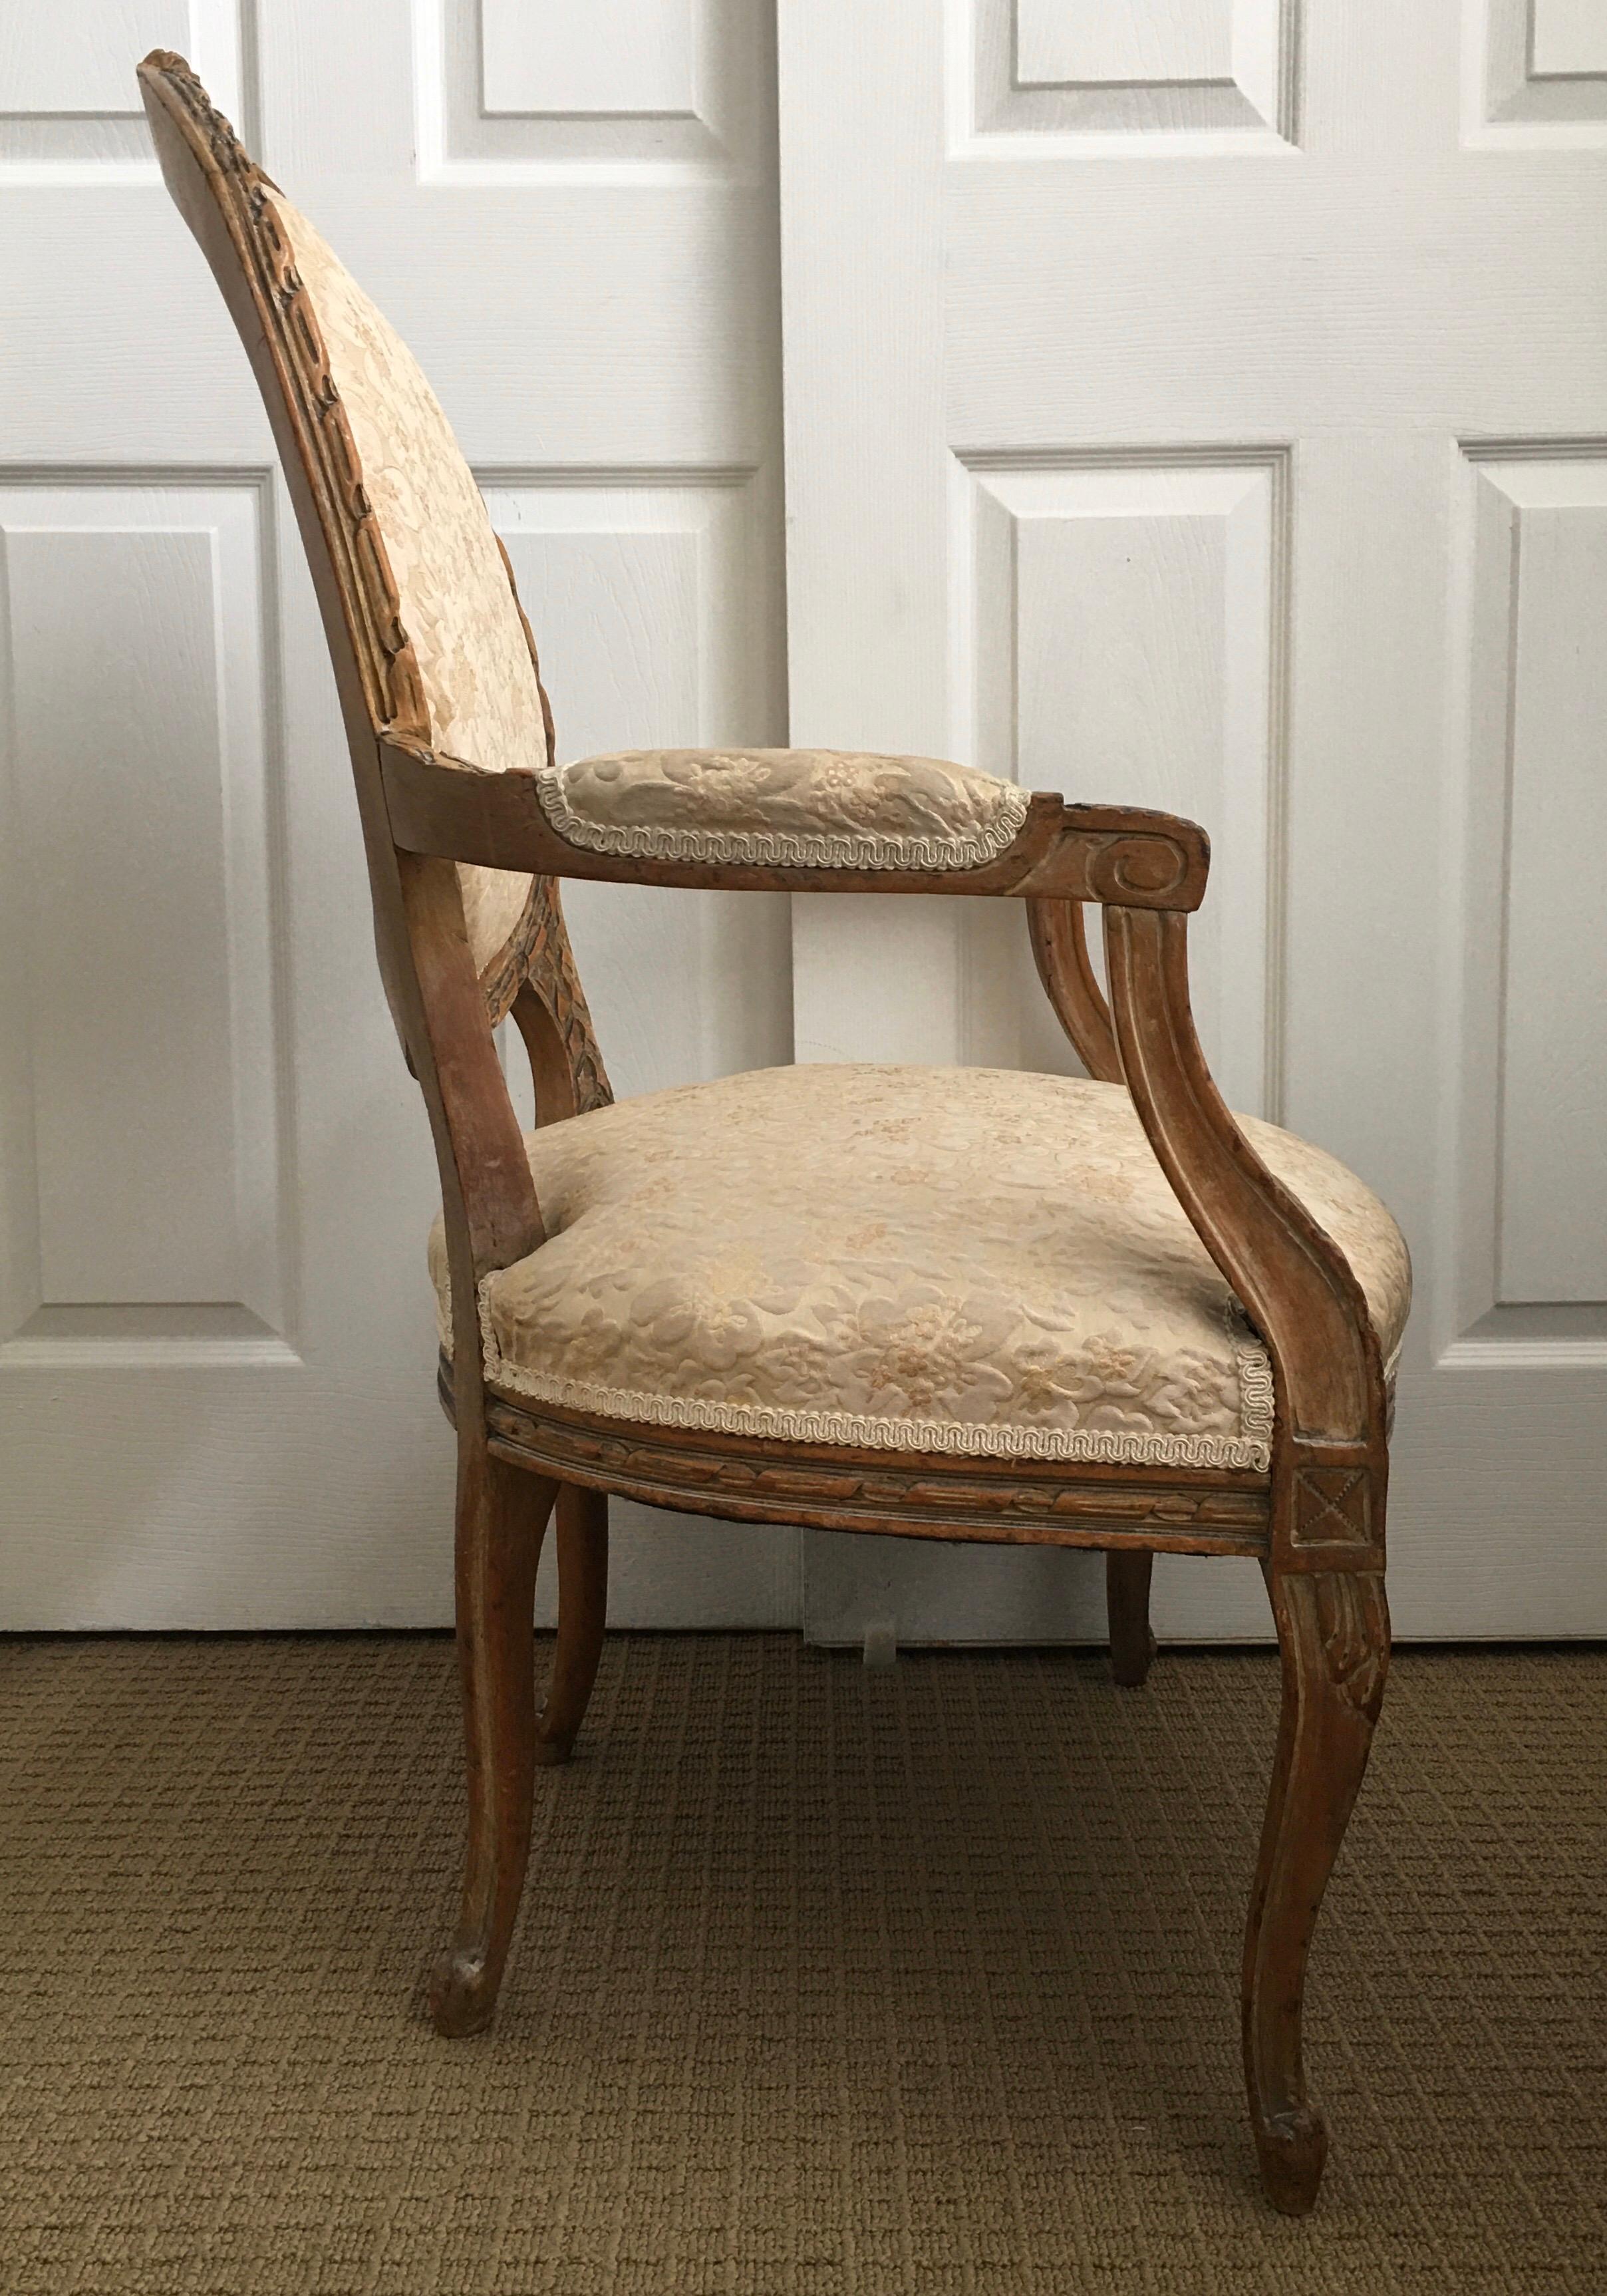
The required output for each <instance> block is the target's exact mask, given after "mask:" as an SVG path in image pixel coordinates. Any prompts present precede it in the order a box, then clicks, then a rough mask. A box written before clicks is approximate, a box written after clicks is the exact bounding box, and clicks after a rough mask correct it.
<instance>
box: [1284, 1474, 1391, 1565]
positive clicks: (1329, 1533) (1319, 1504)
mask: <svg viewBox="0 0 1607 2296" xmlns="http://www.w3.org/2000/svg"><path fill="white" fill-rule="evenodd" d="M1371 1491H1372V1478H1371V1477H1370V1475H1369V1474H1368V1472H1367V1470H1366V1468H1365V1467H1300V1468H1299V1469H1297V1470H1296V1472H1295V1479H1294V1498H1295V1520H1294V1532H1293V1538H1294V1543H1295V1545H1296V1546H1371V1544H1372V1540H1373V1509H1372V1503H1371Z"/></svg>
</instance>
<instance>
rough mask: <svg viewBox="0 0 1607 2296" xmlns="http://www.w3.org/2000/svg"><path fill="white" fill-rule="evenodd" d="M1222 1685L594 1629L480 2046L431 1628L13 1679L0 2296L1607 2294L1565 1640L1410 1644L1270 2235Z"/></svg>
mask: <svg viewBox="0 0 1607 2296" xmlns="http://www.w3.org/2000/svg"><path fill="white" fill-rule="evenodd" d="M1275 1697H1276V1672H1275V1663H1274V1662H1273V1661H1271V1660H1270V1659H1268V1658H1267V1657H1263V1656H1246V1655H1226V1656H1221V1655H1199V1654H1196V1655H1187V1656H1179V1655H1170V1654H1163V1655H1162V1658H1161V1660H1160V1662H1159V1664H1158V1665H1157V1667H1156V1669H1155V1671H1154V1674H1153V1675H1152V1678H1151V1685H1150V1687H1149V1689H1148V1690H1147V1691H1144V1692H1143V1693H1122V1692H1118V1691H1116V1690H1114V1689H1112V1688H1111V1685H1110V1683H1109V1679H1108V1676H1107V1674H1106V1670H1105V1668H1104V1665H1103V1661H1102V1660H1100V1659H1098V1658H1095V1657H1093V1656H1082V1655H1075V1656H1073V1655H1061V1654H1052V1655H1033V1654H1026V1655H998V1656H993V1655H989V1656H978V1655H969V1654H958V1653H953V1654H951V1653H942V1654H931V1655H925V1656H922V1655H915V1656H906V1657H905V1658H904V1659H902V1660H901V1661H900V1662H899V1664H898V1667H897V1669H895V1670H893V1671H892V1672H890V1673H868V1672H866V1670H865V1669H864V1668H863V1667H862V1666H860V1665H859V1664H858V1663H857V1661H855V1660H854V1659H853V1658H851V1657H845V1656H837V1655H826V1654H823V1653H821V1652H813V1651H809V1650H806V1649H804V1648H803V1647H801V1646H800V1645H799V1644H798V1643H797V1642H796V1641H794V1640H792V1639H791V1637H787V1636H732V1637H719V1636H706V1637H695V1636H688V1637H652V1636H635V1637H619V1638H618V1639H615V1640H613V1641H611V1644H610V1647H609V1650H608V1652H607V1656H606V1658H605V1661H604V1665H603V1678H602V1681H601V1684H600V1685H599V1689H598V1694H597V1698H596V1701H595V1702H594V1708H593V1716H592V1720H591V1722H590V1724H589V1725H588V1727H587V1730H586V1736H585V1739H584V1742H583V1743H584V1759H578V1760H577V1762H576V1763H575V1764H574V1765H573V1767H570V1769H568V1770H565V1771H559V1772H548V1773H545V1774H544V1775H542V1777H541V1779H540V1782H539V1808H538V1813H537V1842H536V1850H535V1856H534V1861H533V1866H532V1886H531V1890H530V1894H529V1898H528V1899H527V1917H526V1919H525V1922H524V1923H523V1927H522V1931H521V1937H520V1939H519V1940H518V1943H517V1945H516V1948H515V1956H514V1961H513V1964H512V1973H511V1975H510V1978H509V1980H508V1983H507V1986H506V1989H505V1990H504V1997H503V2013H502V2016H501V2020H500V2023H499V2026H498V2028H497V2030H496V2033H495V2034H494V2035H493V2036H492V2037H490V2038H487V2039H483V2040H477V2041H471V2042H457V2043H451V2044H448V2043H446V2042H442V2041H439V2040H437V2039H436V2038H434V2037H433V2035H432V2034H431V2033H430V2031H429V2030H428V2029H427V2028H426V2026H425V2025H424V2023H423V2021H422V1999H421V1993H420V1986H419V1978H420V1974H421V1972H422V1969H423V1967H424V1965H425V1963H426V1960H427V1957H428V1955H429V1952H430V1948H431V1946H432V1945H433V1943H434V1942H435V1940H436V1939H437V1938H438V1937H439V1933H440V1931H441V1929H442V1926H443V1923H445V1920H446V1918H447V1912H448V1908H449V1905H450V1902H451V1898H452V1896H453V1892H454V1886H455V1864H456V1858H457V1849H458V1838H459V1829H460V1803H459V1793H460V1788H459V1782H458V1750H457V1743H456V1704H455V1688H454V1684H453V1678H452V1661H451V1652H450V1648H449V1645H448V1644H447V1643H446V1642H445V1641H444V1640H439V1639H434V1638H416V1639H409V1638H395V1639H387V1638H381V1637H375V1638H372V1639H350V1640H346V1639H332V1640H318V1639H296V1638H289V1637H287V1638H283V1639H279V1638H265V1639H260V1640H246V1641H237V1640H215V1641H147V1642H52V1641H38V1642H11V1643H8V1644H0V1771H3V1772H4V1781H3V1787H0V1959H3V1960H4V1981H5V2001H4V2021H3V2023H0V2287H4V2290H5V2291H6V2292H7V2296H33V2292H38V2291H48V2292H50V2296H57V2292H69V2291H80V2292H81V2291H91V2290H106V2291H117V2292H119V2296H121V2292H131V2291H136V2290H138V2291H150V2292H152V2296H180V2292H188V2291H192V2290H209V2291H211V2290H216V2291H220V2292H225V2291H226V2292H229V2296H234V2292H255V2291H275V2292H278V2291H284V2292H295V2296H318V2292H341V2296H344V2292H347V2291H354V2292H355V2291H358V2290H365V2291H373V2292H378V2296H410V2292H414V2291H426V2290H428V2291H435V2290H462V2291H465V2292H467V2291H472V2292H475V2296H480V2292H492V2291H498V2292H511V2296H526V2292H529V2296H534V2292H537V2291H541V2292H545V2291H552V2292H554V2296H602V2292H615V2291H618V2292H620V2296H625V2292H638V2291H640V2292H645V2291H660V2290H666V2291H668V2290H673V2291H676V2292H680V2291H686V2292H700V2296H701V2292H709V2296H713V2292H721V2296H747V2292H755V2296H765V2292H768V2291H773V2290H774V2291H783V2290H786V2291H790V2290H793V2289H800V2290H808V2291H810V2292H819V2296H850V2292H852V2296H858V2292H865V2296H914V2292H917V2291H919V2292H921V2296H947V2292H949V2291H955V2292H959V2291H966V2292H975V2296H992V2292H1013V2291H1016V2290H1021V2291H1030V2292H1041V2296H1048V2292H1054V2291H1061V2290H1076V2289H1085V2288H1086V2289H1098V2290H1102V2291H1103V2290H1112V2291H1123V2292H1125V2291H1127V2290H1133V2291H1144V2292H1146V2296H1165V2292H1170V2291H1193V2290H1202V2291H1212V2292H1217V2291H1256V2292H1261V2291H1266V2292H1278V2296H1290V2292H1292V2296H1352V2292H1355V2296H1362V2292H1366V2296H1388V2292H1392V2291H1396V2290H1429V2289H1432V2290H1435V2291H1471V2290H1504V2291H1513V2292H1518V2291H1522V2292H1528V2291H1531V2290H1532V2291H1546V2292H1547V2296H1551V2292H1555V2291H1575V2290H1578V2291H1587V2290H1588V2291H1592V2292H1599V2291H1602V2290H1603V2289H1607V2095H1604V2087H1607V2085H1604V2081H1603V2062H1604V2057H1607V2048H1604V2037H1607V2004H1604V2000H1603V1992H1604V1988H1607V1979H1604V1970H1607V1890H1604V1888H1603V1878H1604V1866H1603V1852H1604V1850H1607V1806H1604V1800H1603V1750H1604V1746H1607V1653H1603V1652H1575V1653H1570V1654H1551V1653H1510V1654H1509V1653H1488V1654H1464V1653H1440V1654H1413V1653H1410V1652H1408V1653H1406V1654H1405V1655H1403V1656H1401V1657H1400V1658H1399V1659H1398V1663H1397V1667H1396V1670H1395V1673H1394V1676H1393V1677H1392V1681H1391V1685H1390V1696H1389V1698H1388V1700H1387V1701H1386V1704H1385V1710H1384V1726H1383V1729H1382V1733H1381V1736H1380V1741H1379V1745H1378V1751H1377V1753H1376V1755H1375V1758H1374V1764H1373V1771H1372V1775H1371V1776H1370V1778H1369V1781H1368V1784H1367V1788H1366V1791H1365V1794H1364V1797H1363V1802H1362V1806H1361V1808H1360V1810H1359V1811H1358V1814H1357V1819H1356V1821H1355V1823H1354V1824H1353V1825H1352V1828H1351V1833H1350V1839H1349V1844H1348V1847H1347V1850H1346V1855H1345V1857H1344V1860H1343V1863H1342V1865H1341V1870H1340V1873H1339V1875H1338V1877H1337V1878H1336V1881H1335V1883H1334V1886H1333V1889H1332V1891H1331V1893H1330V1898H1329V1915H1328V1919H1327V1922H1326V1924H1325V1928H1324V1932H1323V1935H1322V1937H1321V1939H1319V1945H1318V1952H1317V1958H1316V1968H1315V1973H1314V1980H1313V1986H1312V1999H1311V2004H1310V2014H1309V2026H1308V2031H1309V2045H1310V2055H1311V2061H1312V2063H1313V2065H1314V2067H1315V2069H1316V2079H1317V2083H1318V2086H1319V2087H1320V2091H1321V2093H1322V2094H1323V2095H1324V2097H1325V2100H1326V2102H1327V2104H1328V2107H1329V2111H1330V2117H1331V2120H1332V2127H1333V2132H1334V2148H1333V2156H1332V2164H1331V2167H1330V2169H1329V2176H1328V2184H1327V2188H1326V2193H1325V2195H1324V2202H1323V2205H1322V2207H1321V2209H1320V2210H1319V2212H1318V2214H1317V2215H1316V2217H1315V2218H1311V2219H1309V2220H1308V2221H1307V2222H1306V2223H1304V2224H1291V2223H1288V2222H1286V2221H1284V2220H1283V2219H1282V2218H1277V2217H1275V2216H1274V2215H1272V2214H1271V2213H1270V2212H1269V2211H1268V2210H1267V2209H1266V2208H1265V2207H1264V2205H1263V2203H1262V2202H1261V2201H1260V2199H1259V2194H1258V2191H1257V2187H1256V2184H1255V2179H1254V2172H1253V2163H1252V2156H1251V2151H1250V2142H1249V2137H1248V2134H1247V2130H1246V2127H1245V2122H1244V2118H1243V2112H1242V2101H1241V2096H1240V2089H1239V2070H1238V2062H1237V2044H1236V2036H1235V1997H1236V1982H1237V1959H1238V1949H1239V1924H1240V1919H1241V1915H1242V1904H1243V1898H1244V1895H1245V1890H1246V1886H1247V1882H1248V1878H1249V1874H1250V1859H1251V1854H1252V1847H1253V1842H1254V1837H1255V1833H1256V1828H1257V1825H1258V1823H1259V1802H1260V1795H1261V1792H1262V1789H1263V1785H1264V1782H1265V1777H1266V1772H1267V1760H1268V1756H1269V1751H1270V1748H1271V1744H1272V1727H1273V1719H1274V1712H1275Z"/></svg>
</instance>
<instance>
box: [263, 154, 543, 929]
mask: <svg viewBox="0 0 1607 2296" xmlns="http://www.w3.org/2000/svg"><path fill="white" fill-rule="evenodd" d="M263 196H264V199H265V201H266V206H267V208H268V209H269V210H270V212H271V215H272V217H273V219H274V220H275V222H276V224H277V225H278V228H279V229H280V230H281V231H282V232H283V235H284V238H285V241H286V242H287V244H288V246H289V249H290V252H291V258H292V259H293V261H294V264H295V268H296V273H297V275H298V277H299V279H300V282H301V285H302V288H303V290H304V291H305V294H306V297H307V302H308V304H309V305H310V316H311V317H312V319H313V321H314V322H315V324H316V327H317V330H318V333H319V335H320V336H321V338H322V340H323V344H324V357H325V359H326V361H327V363H328V368H329V374H330V379H331V381H332V383H333V385H334V388H335V389H336V391H337V392H338V394H339V396H340V404H341V405H342V406H344V408H345V410H346V419H347V422H348V423H349V425H350V426H351V438H352V444H353V446H354V447H356V449H357V463H358V467H359V469H360V471H361V472H362V484H363V488H364V491H365V494H366V495H367V497H368V500H369V502H370V504H372V505H373V515H374V517H375V519H376V521H378V524H379V530H380V540H381V544H382V545H383V548H384V552H385V555H386V558H387V559H388V560H389V566H390V572H391V576H392V578H393V579H394V581H395V583H396V588H397V598H398V608H399V611H400V615H401V622H402V627H403V629H404V630H405V631H406V635H407V636H408V638H409V640H410V641H411V643H412V646H413V652H414V660H416V662H417V664H418V675H419V682H420V684H421V685H422V688H423V697H424V707H425V709H426V710H427V712H428V714H429V733H428V740H429V742H430V747H431V749H433V750H435V751H436V752H437V753H438V755H440V754H444V755H446V756H447V757H452V758H462V759H463V762H464V763H465V764H466V765H470V766H474V767H478V768H479V769H480V771H481V772H482V773H498V774H500V773H505V772H506V771H507V770H508V768H509V767H521V766H522V767H526V768H529V769H532V770H533V769H534V768H535V767H537V766H542V765H545V764H546V763H548V761H549V758H550V750H549V735H548V730H547V723H546V718H545V712H544V710H543V708H542V693H541V687H540V685H539V683H538V681H537V671H536V663H535V660H534V659H533V657H532V652H531V647H530V643H529V635H528V633H527V630H526V627H525V622H524V617H523V615H522V614H521V611H520V608H519V602H518V599H517V597H516V596H515V594H514V590H513V584H512V578H511V577H510V574H509V571H508V568H507V562H506V561H505V559H504V555H503V552H502V546H501V545H500V543H499V542H498V540H497V537H496V533H495V531H494V530H493V529H492V525H491V520H490V516H489V513H488V511H487V509H486V505H485V503H484V501H483V500H482V498H481V496H480V488H478V487H477V486H476V485H475V483H474V478H473V474H472V472H471V471H470V468H469V465H468V463H466V462H465V461H464V459H463V452H462V449H461V448H460V447H459V446H458V443H457V440H456V439H455V438H454V436H453V433H452V428H451V425H450V424H449V423H448V422H447V418H446V415H445V414H443V413H442V411H441V406H440V402H439V399H438V398H436V395H435V393H434V391H433V390H431V389H430V385H429V383H428V381H426V380H425V377H424V373H423V370H422V367H421V366H420V365H419V363H418V361H417V360H416V359H415V358H414V356H413V353H412V352H411V351H410V350H409V349H408V348H407V346H406V343H405V342H404V341H403V340H402V339H401V337H400V336H399V335H398V333H397V332H396V329H395V328H394V327H393V326H392V325H391V324H390V323H389V320H388V319H387V318H386V317H385V316H384V315H383V313H382V312H381V311H379V310H378V309H376V307H375V306H374V305H373V302H372V301H371V299H369V297H368V296H367V295H365V293H364V291H363V290H362V289H361V288H360V287H359V286H358V284H357V281H356V280H355V279H354V278H353V277H352V275H351V274H350V272H349V271H348V270H347V268H346V266H345V265H344V264H343V263H342V262H341V261H340V258H339V256H337V255H336V254H335V252H334V250H333V249H332V248H331V247H330V245H329V244H328V242H327V241H325V240H324V238H323V237H322V236H321V235H320V234H319V233H318V232H317V231H316V230H315V229H314V227H313V225H311V224H310V223H308V221H307V217H305V216H304V215H302V214H301V213H300V212H299V209H296V208H295V207H293V206H292V205H291V201H289V200H287V199H286V198H285V196H284V194H283V192H281V191H279V190H278V189H277V188H276V187H275V186H274V185H272V184H268V183H267V182H266V178H265V179H264V184H263ZM462 876H463V906H464V910H465V913H466V915H467V920H468V925H469V941H470V947H471V949H472V950H473V953H474V957H475V962H476V964H477V965H479V966H482V967H483V966H484V965H485V964H488V963H489V962H490V960H491V959H492V958H493V957H494V956H495V955H496V952H497V950H498V949H499V948H501V947H503V946H504V944H505V943H506V941H507V940H508V939H509V938H510V936H511V935H512V933H513V931H514V930H515V928H516V927H517V925H518V923H519V921H520V917H521V914H522V913H523V910H524V906H525V901H526V898H527V897H528V895H529V889H530V881H529V878H528V877H515V876H512V875H510V874H509V873H507V872H506V871H504V870H498V869H475V868H470V867H464V868H463V871H462Z"/></svg>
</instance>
